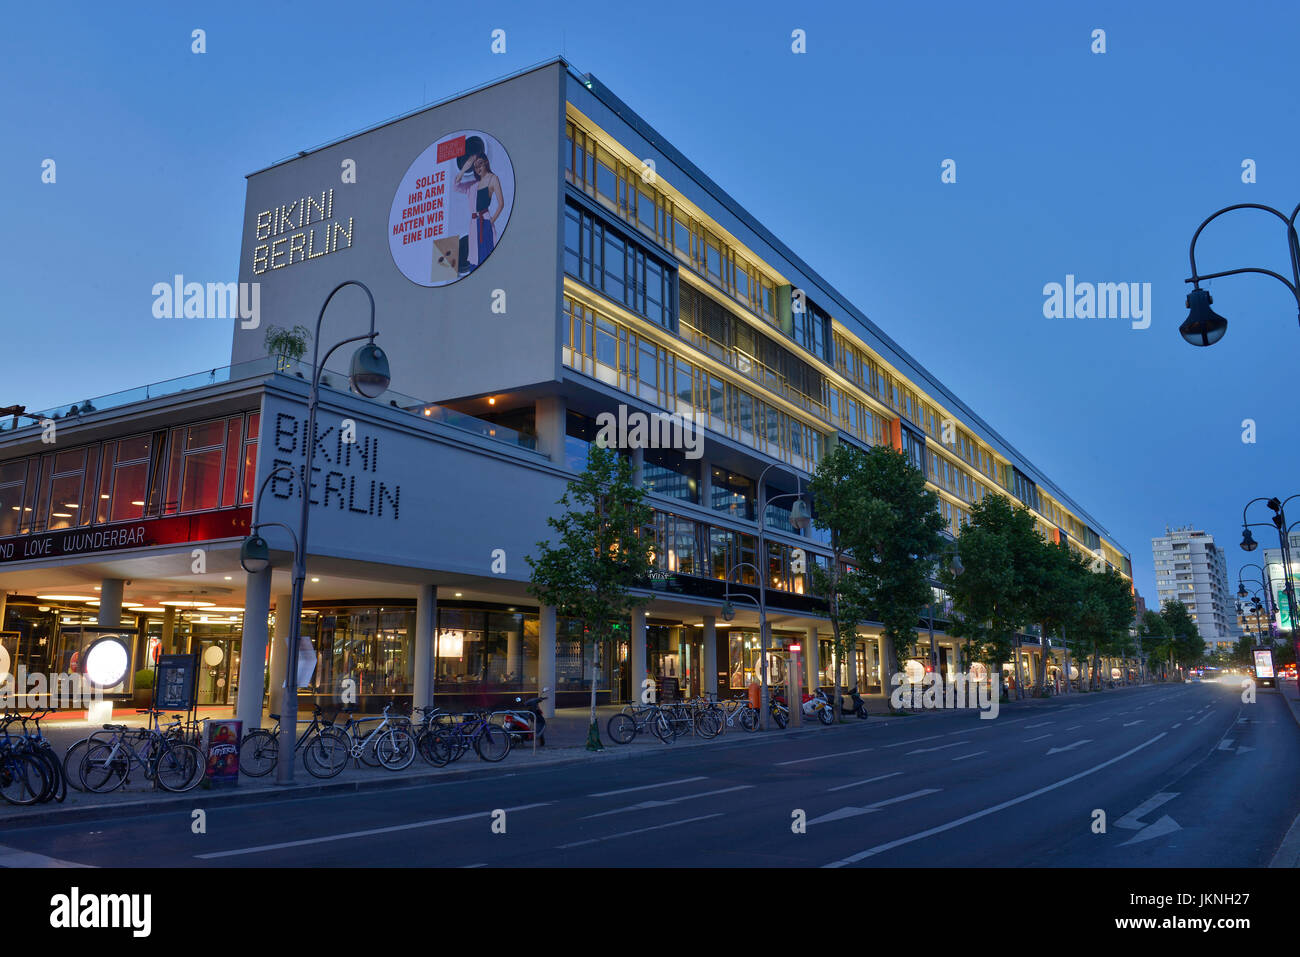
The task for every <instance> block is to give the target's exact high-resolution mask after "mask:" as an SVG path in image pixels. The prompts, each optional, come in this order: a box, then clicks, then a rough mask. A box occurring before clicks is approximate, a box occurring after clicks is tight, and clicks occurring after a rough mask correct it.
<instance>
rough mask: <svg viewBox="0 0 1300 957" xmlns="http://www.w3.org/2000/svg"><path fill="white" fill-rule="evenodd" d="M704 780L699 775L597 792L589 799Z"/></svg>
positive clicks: (589, 795)
mask: <svg viewBox="0 0 1300 957" xmlns="http://www.w3.org/2000/svg"><path fill="white" fill-rule="evenodd" d="M703 780H705V778H704V776H703V775H697V776H695V777H693V778H678V779H677V780H676V781H660V782H659V783H658V784H642V785H641V786H640V787H635V788H619V789H618V790H617V791H597V792H596V793H595V794H588V795H587V797H594V798H603V797H613V796H614V795H615V794H631V793H632V792H633V791H649V790H650V789H651V788H667V787H672V786H673V785H674V784H690V783H691V782H692V781H703Z"/></svg>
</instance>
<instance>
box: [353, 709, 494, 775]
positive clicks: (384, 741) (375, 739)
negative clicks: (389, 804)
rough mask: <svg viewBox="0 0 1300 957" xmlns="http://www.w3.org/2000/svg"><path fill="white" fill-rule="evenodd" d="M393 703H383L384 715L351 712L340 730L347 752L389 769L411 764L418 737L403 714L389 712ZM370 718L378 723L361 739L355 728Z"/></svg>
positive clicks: (403, 767) (356, 758) (394, 769)
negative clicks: (357, 735) (364, 714)
mask: <svg viewBox="0 0 1300 957" xmlns="http://www.w3.org/2000/svg"><path fill="white" fill-rule="evenodd" d="M392 707H393V703H392V702H391V701H390V702H389V703H388V704H386V705H384V713H383V716H382V718H354V717H352V715H351V714H350V713H349V714H348V720H347V723H346V724H345V725H343V728H342V729H341V730H342V731H343V734H344V735H346V737H347V739H348V743H349V749H348V753H349V755H350V756H351V757H352V758H353V759H354V760H357V761H364V762H365V763H366V764H369V765H370V766H371V767H378V766H379V765H383V766H384V767H386V768H388V770H390V771H401V770H404V769H405V768H408V767H410V765H411V762H412V761H414V760H415V738H414V737H413V736H412V735H411V732H410V731H408V730H407V729H406V728H405V727H402V723H403V722H404V721H405V719H404V718H399V717H398V716H395V715H394V716H391V717H390V716H389V713H388V712H389V709H390V708H392ZM369 721H378V722H379V725H378V726H377V727H376V728H374V730H372V731H371V732H370V733H369V734H367V735H366V736H365V737H364V738H362V739H361V740H360V741H358V740H357V739H356V736H355V734H354V731H356V732H358V733H359V732H360V730H361V726H362V725H363V724H365V723H366V722H369ZM507 750H508V749H507ZM372 757H373V758H374V760H375V763H374V764H372V763H371V760H370V759H371V758H372ZM503 757H504V755H503Z"/></svg>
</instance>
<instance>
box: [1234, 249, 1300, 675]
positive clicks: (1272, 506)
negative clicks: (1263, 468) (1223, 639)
mask: <svg viewBox="0 0 1300 957" xmlns="http://www.w3.org/2000/svg"><path fill="white" fill-rule="evenodd" d="M1293 256H1294V251H1293ZM1293 261H1294V259H1293ZM1293 498H1300V495H1291V496H1288V497H1287V498H1286V499H1283V500H1280V501H1279V500H1278V498H1277V497H1276V496H1274V497H1273V498H1269V499H1265V498H1264V497H1263V496H1260V497H1259V498H1253V499H1251V500H1250V501H1249V502H1247V503H1246V507H1245V508H1243V509H1242V510H1241V547H1242V550H1243V551H1247V552H1253V551H1254V550H1255V549H1256V548H1258V547H1259V543H1258V542H1256V541H1255V539H1254V537H1253V536H1252V535H1251V534H1250V529H1251V527H1252V526H1257V525H1258V526H1263V525H1272V526H1273V527H1274V528H1276V529H1277V537H1278V544H1279V546H1280V548H1281V551H1282V586H1283V588H1285V589H1286V603H1287V616H1288V617H1289V618H1290V625H1291V646H1292V648H1293V650H1294V651H1295V652H1296V660H1297V661H1300V629H1297V628H1296V612H1297V610H1298V609H1297V607H1296V598H1295V582H1294V581H1293V579H1292V575H1291V529H1290V527H1289V526H1288V525H1287V523H1286V503H1287V502H1289V501H1291V499H1293ZM1256 502H1265V503H1266V504H1267V505H1268V508H1269V510H1270V511H1272V513H1273V520H1272V521H1271V522H1247V521H1246V512H1247V510H1248V509H1249V508H1250V507H1251V506H1252V505H1254V504H1255V503H1256ZM1267 574H1268V573H1267V571H1266V572H1265V575H1267ZM1280 625H1281V622H1280V621H1279V626H1280ZM1269 631H1270V633H1271V632H1272V626H1271V624H1270V627H1269Z"/></svg>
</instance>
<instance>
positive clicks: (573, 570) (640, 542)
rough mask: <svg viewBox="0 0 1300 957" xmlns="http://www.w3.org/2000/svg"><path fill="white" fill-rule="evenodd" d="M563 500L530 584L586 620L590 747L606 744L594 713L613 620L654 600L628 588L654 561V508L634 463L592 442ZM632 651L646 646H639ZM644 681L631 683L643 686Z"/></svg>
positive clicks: (561, 610)
mask: <svg viewBox="0 0 1300 957" xmlns="http://www.w3.org/2000/svg"><path fill="white" fill-rule="evenodd" d="M558 504H559V505H561V506H563V507H564V509H565V511H564V512H563V513H562V514H560V515H559V517H551V518H548V519H547V520H546V523H547V524H548V525H550V527H551V528H552V529H554V530H555V533H556V541H555V544H551V543H549V542H538V543H537V557H536V558H533V556H531V555H530V556H527V559H526V560H527V562H528V564H529V565H530V566H531V567H532V576H531V579H530V581H529V584H528V592H529V594H531V595H533V596H534V597H535V598H537V600H538V601H540V602H541V603H542V604H545V605H552V606H554V607H555V610H556V614H557V615H561V616H564V617H566V618H575V619H578V620H579V621H581V622H582V625H583V639H584V640H583V645H584V647H583V651H584V656H585V652H586V647H587V646H590V647H591V651H592V655H591V726H590V728H589V729H588V732H587V749H588V750H591V751H599V750H601V749H602V748H603V745H602V744H601V740H600V728H599V726H598V723H597V720H596V661H597V652H598V651H599V649H601V648H604V647H605V646H606V644H607V642H608V641H609V638H610V634H611V630H612V626H613V623H614V622H615V621H621V620H622V619H624V618H626V617H627V616H629V615H630V614H631V613H632V611H633V610H634V609H635V608H638V607H640V606H641V605H644V604H646V603H648V602H649V600H650V599H649V596H645V595H634V594H632V593H631V591H630V589H632V588H635V587H644V585H645V583H646V581H647V580H648V578H649V576H650V572H651V570H652V568H653V565H654V558H653V550H654V542H653V541H652V540H651V538H650V537H649V536H648V535H647V534H645V531H644V529H645V527H646V526H647V525H648V524H649V523H650V520H651V517H652V512H651V509H650V506H649V505H647V504H646V493H645V490H644V489H642V488H638V487H636V486H635V485H633V483H632V465H631V462H630V461H629V460H628V459H627V458H626V457H625V456H621V455H618V454H617V453H615V452H612V451H610V450H609V449H605V448H601V447H599V446H593V447H592V449H591V452H590V455H589V456H588V458H587V468H586V469H585V470H584V471H583V472H582V473H581V474H580V475H579V476H578V477H577V478H575V479H574V480H573V481H571V482H570V483H569V484H568V487H567V488H566V489H565V492H564V495H562V496H561V497H560V500H559V503H558ZM633 654H645V649H644V648H634V649H633ZM637 690H639V689H633V691H634V692H635V691H637Z"/></svg>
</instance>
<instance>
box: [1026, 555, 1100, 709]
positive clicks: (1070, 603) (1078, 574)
mask: <svg viewBox="0 0 1300 957" xmlns="http://www.w3.org/2000/svg"><path fill="white" fill-rule="evenodd" d="M1034 547H1035V548H1036V549H1038V550H1039V554H1038V555H1037V556H1036V558H1035V560H1033V561H1031V562H1029V563H1028V568H1029V572H1030V575H1031V576H1032V589H1031V594H1030V599H1029V600H1030V604H1031V611H1030V614H1031V620H1032V621H1037V622H1038V623H1039V625H1040V626H1041V627H1042V632H1043V637H1042V640H1043V653H1042V654H1041V655H1040V656H1039V665H1038V674H1037V675H1036V676H1035V681H1034V684H1035V694H1037V695H1042V694H1043V686H1044V685H1045V684H1046V682H1047V653H1048V647H1047V642H1048V640H1049V639H1050V638H1056V639H1057V640H1058V645H1060V646H1063V636H1064V635H1065V634H1068V630H1069V626H1070V624H1071V623H1072V622H1073V621H1074V620H1075V618H1076V617H1077V615H1078V605H1079V600H1080V599H1081V598H1082V596H1083V586H1084V576H1085V574H1086V573H1087V567H1086V566H1085V565H1084V563H1083V560H1082V559H1081V558H1079V557H1078V556H1077V555H1075V554H1074V553H1073V552H1071V551H1070V546H1069V545H1068V544H1066V543H1065V542H1060V543H1052V542H1048V541H1046V540H1044V539H1042V538H1041V537H1039V539H1038V544H1037V545H1036V546H1034ZM1063 664H1064V665H1065V668H1066V674H1067V676H1068V674H1069V670H1068V669H1069V666H1070V663H1069V660H1068V659H1066V660H1065V661H1063Z"/></svg>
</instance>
